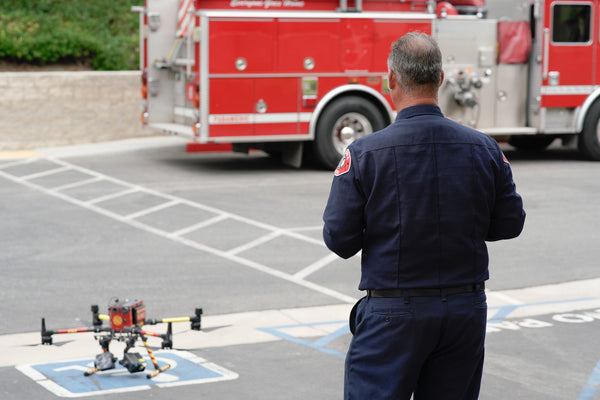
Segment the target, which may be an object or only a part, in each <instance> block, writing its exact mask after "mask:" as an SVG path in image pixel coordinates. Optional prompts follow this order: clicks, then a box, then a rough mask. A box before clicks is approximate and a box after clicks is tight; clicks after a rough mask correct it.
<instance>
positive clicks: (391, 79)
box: [388, 71, 398, 90]
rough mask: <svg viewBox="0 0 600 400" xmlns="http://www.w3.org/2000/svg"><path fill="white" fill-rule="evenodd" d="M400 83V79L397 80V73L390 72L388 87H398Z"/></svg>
mask: <svg viewBox="0 0 600 400" xmlns="http://www.w3.org/2000/svg"><path fill="white" fill-rule="evenodd" d="M397 85H398V81H397V80H396V75H394V73H393V72H392V71H389V72H388V88H390V90H391V89H396V86H397Z"/></svg>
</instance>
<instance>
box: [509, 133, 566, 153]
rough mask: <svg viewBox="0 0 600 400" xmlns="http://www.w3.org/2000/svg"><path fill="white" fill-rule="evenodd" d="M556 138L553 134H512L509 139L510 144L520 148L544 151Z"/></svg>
mask: <svg viewBox="0 0 600 400" xmlns="http://www.w3.org/2000/svg"><path fill="white" fill-rule="evenodd" d="M554 139H555V138H554V137H553V136H545V135H534V136H531V135H522V136H521V135H518V136H511V137H510V139H508V144H510V145H511V146H513V147H514V148H516V149H518V150H525V151H542V150H544V149H546V147H548V146H550V145H551V144H552V142H554Z"/></svg>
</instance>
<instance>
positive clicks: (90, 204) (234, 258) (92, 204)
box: [0, 158, 356, 303]
mask: <svg viewBox="0 0 600 400" xmlns="http://www.w3.org/2000/svg"><path fill="white" fill-rule="evenodd" d="M47 160H48V161H50V162H52V163H55V164H59V165H61V166H62V167H64V168H65V169H72V170H75V171H79V172H83V173H85V174H88V175H91V176H96V177H101V178H103V180H108V181H111V182H113V183H116V184H118V185H121V186H123V187H125V188H127V189H125V190H123V191H120V192H117V193H113V194H109V195H106V196H102V197H99V198H96V199H92V200H89V201H81V200H79V199H76V198H74V197H71V196H68V195H67V194H64V193H62V192H57V191H54V190H51V189H48V188H45V187H43V186H40V185H37V184H35V183H33V182H30V181H29V180H24V179H22V178H20V177H17V176H13V175H11V174H8V173H6V172H4V171H2V170H0V176H4V177H5V178H7V179H9V180H12V181H14V182H17V183H20V184H23V185H25V186H27V187H30V188H32V189H35V190H38V191H40V192H42V193H45V194H47V195H50V196H54V197H57V198H60V199H62V200H64V201H67V202H69V203H71V204H74V205H77V206H79V207H82V208H84V209H87V210H90V211H93V212H95V213H98V214H101V215H104V216H107V217H109V218H112V219H114V220H117V221H119V222H122V223H124V224H127V225H130V226H133V227H135V228H138V229H140V230H143V231H145V232H148V233H152V234H155V235H157V236H160V237H163V238H165V239H168V240H171V241H174V242H177V243H180V244H183V245H185V246H188V247H191V248H194V249H196V250H200V251H204V252H207V253H211V254H214V255H216V256H219V257H221V258H224V259H227V260H229V261H231V262H234V263H237V264H240V265H243V266H246V267H249V268H252V269H254V270H257V271H260V272H262V273H265V274H268V275H271V276H273V277H276V278H279V279H282V280H285V281H288V282H291V283H294V284H296V285H299V286H302V287H304V288H307V289H309V290H313V291H315V292H318V293H321V294H323V295H325V296H329V297H332V298H334V299H337V300H340V301H342V302H346V303H354V302H355V301H356V298H354V297H352V296H348V295H346V294H343V293H340V292H338V291H335V290H332V289H330V288H327V287H325V286H321V285H318V284H316V283H313V282H310V281H306V280H304V279H302V278H299V277H295V276H293V275H290V274H288V273H286V272H283V271H280V270H278V269H277V268H273V267H269V266H266V265H263V264H260V263H258V262H255V261H252V260H249V259H246V258H243V257H240V256H238V255H237V254H231V253H229V252H227V251H222V250H219V249H216V248H213V247H210V246H207V245H204V244H201V243H198V242H195V241H193V240H190V239H187V238H184V237H181V236H179V235H174V234H172V233H171V232H167V231H164V230H161V229H158V228H155V227H153V226H150V225H147V224H144V223H142V222H140V221H137V220H135V219H130V218H127V217H123V216H121V215H119V214H116V213H114V212H112V211H110V210H107V209H104V208H102V207H100V206H99V205H98V204H99V203H101V202H103V201H105V200H109V199H113V198H116V197H120V196H124V195H126V194H129V193H133V192H144V193H148V194H150V195H154V196H157V197H161V198H164V199H165V200H167V201H169V200H170V201H173V202H178V203H180V204H185V205H189V206H191V207H195V208H198V209H202V210H205V211H209V212H211V213H214V214H217V215H221V216H225V217H227V218H231V219H234V220H237V221H240V222H243V223H246V224H248V225H252V226H256V227H259V228H262V229H265V230H268V231H271V232H272V234H276V235H277V236H278V235H287V236H290V237H293V238H295V239H299V240H302V241H306V242H309V243H314V244H318V245H320V246H325V245H324V243H323V242H322V241H320V240H317V239H313V238H310V237H307V236H304V235H302V234H299V233H296V232H291V231H289V230H284V229H280V228H277V227H275V226H272V225H269V224H266V223H262V222H259V221H255V220H252V219H249V218H245V217H242V216H240V215H236V214H232V213H229V212H226V211H223V210H220V209H217V208H214V207H209V206H206V205H203V204H200V203H195V202H192V201H189V200H186V199H183V198H179V197H176V196H172V195H169V194H166V193H161V192H158V191H155V190H151V189H146V188H144V187H142V186H139V185H135V184H130V183H128V182H125V181H121V180H119V179H115V178H112V177H110V176H107V175H104V174H101V173H98V172H96V171H92V170H89V169H86V168H82V167H79V166H76V165H74V164H70V163H67V162H65V161H62V160H58V159H51V158H48V159H47ZM213 221H214V220H213ZM184 229H189V228H184ZM179 232H181V231H179ZM240 251H241V250H240Z"/></svg>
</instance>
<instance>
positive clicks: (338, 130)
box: [313, 96, 386, 169]
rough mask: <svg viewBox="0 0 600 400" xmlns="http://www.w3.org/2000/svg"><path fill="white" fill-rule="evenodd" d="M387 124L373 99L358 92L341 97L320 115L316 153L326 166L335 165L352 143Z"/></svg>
mask: <svg viewBox="0 0 600 400" xmlns="http://www.w3.org/2000/svg"><path fill="white" fill-rule="evenodd" d="M385 126H386V121H385V118H384V116H383V115H382V113H381V111H379V109H378V108H377V106H375V105H374V104H373V103H372V102H371V101H369V100H367V99H364V98H362V97H358V96H348V97H343V98H340V99H337V100H335V101H334V102H332V103H331V104H330V105H328V106H327V107H326V108H325V109H324V110H323V113H322V115H321V117H320V118H319V122H318V123H317V132H316V138H315V143H314V145H313V153H314V156H315V158H316V159H317V161H319V162H320V163H321V164H322V165H323V166H324V167H326V168H329V169H334V168H335V167H336V166H337V165H338V163H339V161H340V158H341V157H342V154H344V150H345V149H346V147H348V145H349V144H350V143H352V142H353V141H354V140H356V139H358V138H359V137H362V136H366V135H368V134H370V133H373V132H375V131H378V130H380V129H383V128H384V127H385Z"/></svg>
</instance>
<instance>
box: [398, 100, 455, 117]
mask: <svg viewBox="0 0 600 400" xmlns="http://www.w3.org/2000/svg"><path fill="white" fill-rule="evenodd" d="M418 115H437V116H440V117H443V116H444V114H442V110H440V108H439V107H438V106H437V105H435V104H420V105H418V106H412V107H406V108H404V109H402V110H401V111H400V112H399V113H398V115H396V121H398V120H401V119H407V118H412V117H416V116H418Z"/></svg>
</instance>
